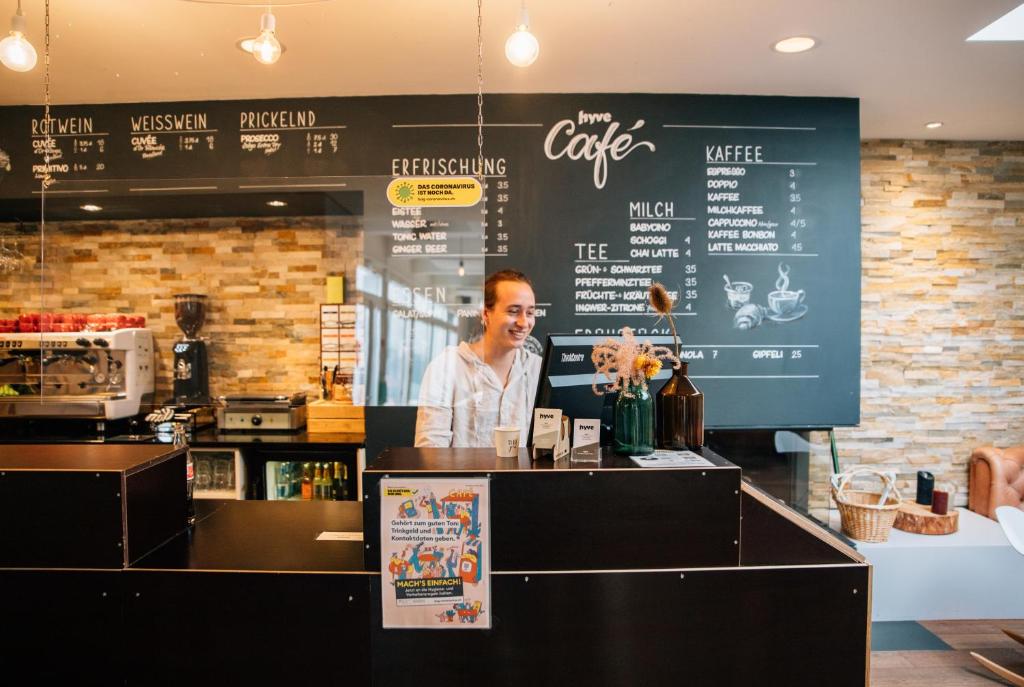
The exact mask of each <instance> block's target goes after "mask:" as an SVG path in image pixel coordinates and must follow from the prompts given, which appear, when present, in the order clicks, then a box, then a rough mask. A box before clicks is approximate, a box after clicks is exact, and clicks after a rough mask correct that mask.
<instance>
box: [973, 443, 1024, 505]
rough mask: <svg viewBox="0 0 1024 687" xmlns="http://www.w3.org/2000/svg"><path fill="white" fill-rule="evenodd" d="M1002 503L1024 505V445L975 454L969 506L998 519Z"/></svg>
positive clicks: (978, 451) (988, 448) (984, 447)
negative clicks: (998, 509) (997, 509)
mask: <svg viewBox="0 0 1024 687" xmlns="http://www.w3.org/2000/svg"><path fill="white" fill-rule="evenodd" d="M1000 506H1012V507H1014V508H1024V446H1011V447H1010V448H1007V449H998V448H995V447H993V446H983V447H981V448H976V449H974V452H973V453H971V462H970V486H969V488H968V496H967V507H968V508H970V509H971V510H972V511H974V512H975V513H980V514H981V515H984V516H986V517H989V518H992V519H993V520H995V519H996V508H999V507H1000Z"/></svg>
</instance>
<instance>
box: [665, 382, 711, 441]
mask: <svg viewBox="0 0 1024 687" xmlns="http://www.w3.org/2000/svg"><path fill="white" fill-rule="evenodd" d="M689 367H690V366H689V365H688V364H687V363H685V362H684V363H680V365H679V369H676V370H673V371H672V377H671V378H670V379H669V380H668V381H667V382H666V383H665V386H663V387H662V388H661V391H659V392H658V448H664V449H674V450H681V449H693V450H696V449H698V448H700V447H701V446H703V445H704V394H702V393H701V392H700V389H698V388H697V387H696V386H695V385H694V384H693V382H692V381H691V380H690V378H689V377H688V376H687V373H688V371H689Z"/></svg>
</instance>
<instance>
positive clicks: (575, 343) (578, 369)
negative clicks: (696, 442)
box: [527, 334, 672, 446]
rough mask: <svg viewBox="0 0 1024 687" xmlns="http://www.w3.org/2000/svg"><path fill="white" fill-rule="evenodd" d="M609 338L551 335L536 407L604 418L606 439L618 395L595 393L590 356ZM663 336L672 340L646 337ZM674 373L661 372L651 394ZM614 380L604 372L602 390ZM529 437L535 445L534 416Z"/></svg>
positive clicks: (601, 378)
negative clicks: (595, 346)
mask: <svg viewBox="0 0 1024 687" xmlns="http://www.w3.org/2000/svg"><path fill="white" fill-rule="evenodd" d="M607 338H608V337H607V336H594V335H593V334H586V335H584V334H548V336H547V342H546V343H545V346H544V361H543V363H542V365H541V373H540V379H539V380H538V382H537V395H536V397H535V400H534V405H533V407H534V408H557V409H559V410H561V411H562V415H564V416H567V417H569V418H572V419H576V418H588V419H589V418H594V419H600V420H601V435H602V438H604V437H605V434H606V431H610V429H611V422H612V415H611V409H612V407H613V406H614V404H615V399H616V397H617V396H618V394H615V393H612V394H608V393H606V394H604V395H603V396H598V395H597V394H595V393H594V390H593V388H592V384H593V383H594V363H593V362H592V361H591V359H590V353H591V351H592V350H593V348H594V344H596V343H600V342H602V341H604V340H605V339H607ZM662 338H664V339H665V340H666V341H671V338H670V337H645V340H647V339H650V340H651V341H652V342H657V343H660V341H658V340H659V339H662ZM671 376H672V371H671V370H662V371H661V372H659V373H658V375H657V376H656V377H655V378H654V379H653V380H651V384H650V389H651V393H652V394H653V393H656V392H657V390H658V389H660V388H661V387H662V386H663V385H664V383H665V380H667V379H668V378H669V377H671ZM610 381H611V380H607V379H605V378H604V376H603V375H602V376H601V377H600V378H599V379H598V389H600V390H603V388H604V386H605V385H606V384H607V383H608V382H610ZM602 411H604V412H602ZM527 440H528V445H530V446H532V445H533V418H532V417H531V418H530V432H529V435H528V438H527Z"/></svg>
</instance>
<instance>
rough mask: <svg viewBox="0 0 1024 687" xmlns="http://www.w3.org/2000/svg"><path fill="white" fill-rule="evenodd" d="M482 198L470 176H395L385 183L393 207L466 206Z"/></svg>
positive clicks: (475, 180)
mask: <svg viewBox="0 0 1024 687" xmlns="http://www.w3.org/2000/svg"><path fill="white" fill-rule="evenodd" d="M482 197H483V188H482V187H481V186H480V182H479V180H477V179H474V178H473V177H398V178H397V179H392V180H391V183H390V184H388V200H389V201H390V202H391V204H392V205H394V206H395V207H400V208H410V207H449V208H468V207H471V206H473V205H476V204H477V203H479V202H480V199H481V198H482Z"/></svg>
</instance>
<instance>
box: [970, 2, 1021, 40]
mask: <svg viewBox="0 0 1024 687" xmlns="http://www.w3.org/2000/svg"><path fill="white" fill-rule="evenodd" d="M967 40H969V41H1024V4H1022V5H1019V6H1018V7H1017V8H1016V9H1013V10H1010V11H1009V12H1007V13H1006V14H1004V15H1003V16H1001V17H999V19H996V20H995V21H994V22H992V23H991V24H989V25H988V26H986V27H985V28H983V29H982V30H981V31H978V32H977V33H975V34H974V35H973V36H970V37H969V38H968V39H967Z"/></svg>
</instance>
